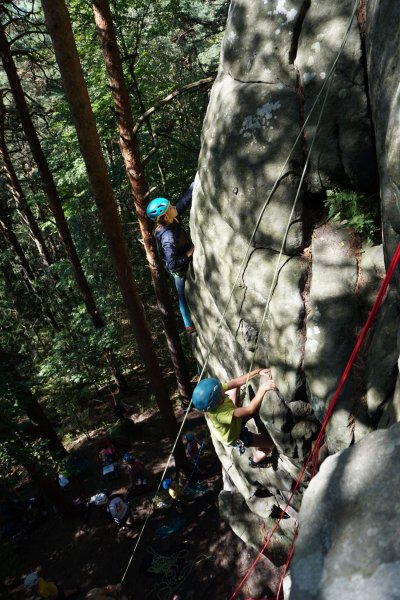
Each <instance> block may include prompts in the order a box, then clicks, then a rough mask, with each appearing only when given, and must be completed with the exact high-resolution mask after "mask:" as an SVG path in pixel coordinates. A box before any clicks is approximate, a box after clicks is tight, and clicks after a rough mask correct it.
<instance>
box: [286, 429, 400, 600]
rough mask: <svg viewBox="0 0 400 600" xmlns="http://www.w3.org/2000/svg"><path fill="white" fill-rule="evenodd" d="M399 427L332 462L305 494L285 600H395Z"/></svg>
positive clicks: (399, 582) (399, 553)
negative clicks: (382, 599)
mask: <svg viewBox="0 0 400 600" xmlns="http://www.w3.org/2000/svg"><path fill="white" fill-rule="evenodd" d="M399 460H400V423H397V424H396V425H393V426H392V427H391V428H390V429H387V430H385V431H375V432H374V433H371V434H370V435H369V436H368V437H366V438H364V439H363V440H361V441H360V442H359V443H358V444H356V445H355V446H353V447H351V448H349V449H347V450H343V451H342V452H340V453H339V454H335V455H334V456H330V457H329V458H328V459H327V460H326V461H325V462H324V464H323V465H322V467H321V471H320V472H319V473H318V475H317V476H316V477H315V478H314V479H313V480H312V481H311V483H310V485H309V487H308V489H307V491H306V493H305V494H304V498H303V503H302V505H301V510H300V515H299V520H300V533H299V537H298V538H297V541H296V552H295V554H294V557H293V561H292V567H291V574H292V588H291V593H290V600H317V599H320V598H323V599H324V600H337V598H343V600H354V599H358V598H378V597H379V598H386V599H388V600H389V599H391V600H396V599H397V598H398V597H399V589H400V569H399V567H400V561H399V557H400V538H399V535H398V530H399V527H400V513H399V511H398V510H397V500H396V492H394V490H398V489H399V486H400V472H399V469H398V464H399Z"/></svg>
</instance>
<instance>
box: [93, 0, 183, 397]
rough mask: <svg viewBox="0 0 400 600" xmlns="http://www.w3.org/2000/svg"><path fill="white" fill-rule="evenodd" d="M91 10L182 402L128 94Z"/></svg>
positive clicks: (101, 21) (99, 0)
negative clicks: (147, 214)
mask: <svg viewBox="0 0 400 600" xmlns="http://www.w3.org/2000/svg"><path fill="white" fill-rule="evenodd" d="M93 10H94V16H95V20H96V25H97V31H98V34H99V37H100V40H101V46H102V49H103V55H104V61H105V64H106V68H107V72H108V78H109V84H110V88H111V92H112V95H113V99H114V107H115V112H116V115H117V121H118V128H119V136H120V137H119V143H120V148H121V152H122V156H123V158H124V162H125V168H126V173H127V176H128V180H129V185H130V189H131V193H132V199H133V202H134V205H135V208H136V212H137V214H138V218H139V226H140V231H141V234H142V238H143V242H144V247H145V251H146V257H147V261H148V263H149V266H150V274H151V279H152V282H153V287H154V291H155V294H156V298H157V303H158V308H159V310H160V313H161V318H162V321H163V325H164V331H165V336H166V339H167V343H168V348H169V352H170V355H171V359H172V364H173V366H174V371H175V376H176V380H177V383H178V389H179V393H180V394H181V396H182V397H183V398H184V399H185V400H186V401H189V400H190V397H191V392H192V387H191V384H190V377H189V373H188V369H187V365H186V361H185V355H184V353H183V349H182V344H181V340H180V337H179V333H178V328H177V325H176V320H175V315H174V309H173V304H172V301H171V296H170V294H169V290H168V285H167V280H166V276H165V272H164V269H163V268H162V266H161V265H160V260H159V257H158V252H157V246H156V241H155V239H154V235H153V233H152V228H151V225H150V221H149V219H148V218H147V216H146V205H147V202H148V194H149V187H148V185H147V182H146V179H145V175H144V169H143V166H142V163H141V160H140V153H139V147H138V144H137V140H136V138H135V137H134V135H133V133H132V130H133V118H132V111H131V106H130V102H129V94H128V90H127V87H126V84H125V80H124V73H123V69H122V62H121V56H120V53H119V49H118V45H117V40H116V37H115V29H114V24H113V21H112V16H111V10H110V5H109V2H108V0H94V1H93Z"/></svg>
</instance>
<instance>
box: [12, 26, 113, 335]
mask: <svg viewBox="0 0 400 600" xmlns="http://www.w3.org/2000/svg"><path fill="white" fill-rule="evenodd" d="M0 57H1V60H2V62H3V67H4V70H5V72H6V75H7V79H8V82H9V84H10V88H11V91H12V94H13V97H14V101H15V105H16V107H17V110H18V113H19V116H20V119H21V124H22V127H23V129H24V132H25V135H26V138H27V140H28V143H29V146H30V148H31V152H32V155H33V157H34V159H35V162H36V164H37V167H38V170H39V174H40V177H41V180H42V185H43V188H44V190H45V193H46V196H47V199H48V202H49V205H50V208H51V211H52V213H53V215H54V218H55V221H56V224H57V229H58V232H59V235H60V238H61V241H62V243H63V246H64V248H65V252H66V254H67V256H68V258H69V260H70V261H71V265H72V268H73V271H74V275H75V280H76V282H77V285H78V288H79V290H80V293H81V296H82V299H83V302H84V303H85V306H86V310H87V311H88V313H89V315H90V317H91V319H92V321H93V324H94V326H95V327H96V328H101V327H103V326H104V323H103V319H102V318H101V316H100V313H99V311H98V310H97V307H96V304H95V301H94V298H93V295H92V292H91V289H90V287H89V284H88V282H87V280H86V277H85V274H84V272H83V269H82V265H81V263H80V260H79V257H78V254H77V252H76V248H75V245H74V242H73V239H72V236H71V232H70V230H69V227H68V223H67V219H66V218H65V215H64V211H63V209H62V204H61V199H60V196H59V194H58V191H57V188H56V185H55V182H54V178H53V175H52V172H51V170H50V167H49V165H48V162H47V159H46V157H45V155H44V152H43V150H42V147H41V144H40V141H39V138H38V135H37V133H36V129H35V126H34V124H33V121H32V118H31V115H30V113H29V110H28V106H27V103H26V100H25V95H24V91H23V89H22V86H21V82H20V79H19V76H18V72H17V68H16V66H15V63H14V60H13V57H12V54H11V49H10V46H9V43H8V41H7V37H6V34H5V31H4V27H3V26H2V24H1V22H0Z"/></svg>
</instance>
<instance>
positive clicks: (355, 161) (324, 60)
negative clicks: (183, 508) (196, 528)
mask: <svg viewBox="0 0 400 600" xmlns="http://www.w3.org/2000/svg"><path fill="white" fill-rule="evenodd" d="M353 6H354V2H353V0H343V1H342V2H340V3H339V4H337V3H336V4H334V3H328V2H327V1H324V2H323V1H318V2H317V1H314V0H312V1H309V0H251V1H250V0H232V2H231V5H230V10H229V16H228V21H227V27H226V31H225V35H224V39H223V43H222V50H221V59H220V66H219V72H218V75H217V77H216V80H215V83H214V85H213V88H212V91H211V94H210V103H209V106H208V110H207V114H206V116H205V120H204V126H203V131H202V146H201V152H200V157H199V165H198V185H197V187H196V189H195V193H194V198H193V204H192V210H191V217H190V218H191V221H190V223H191V232H192V237H193V242H194V245H195V253H194V257H193V269H191V271H190V273H189V274H188V277H187V289H186V291H187V297H188V300H189V304H190V308H191V311H192V315H193V319H194V321H195V323H196V327H197V330H198V336H197V338H196V339H195V340H193V353H194V355H195V357H196V359H197V362H198V364H199V366H200V367H204V368H205V373H206V375H208V376H210V375H213V376H216V377H218V378H220V379H222V380H227V379H229V378H232V377H236V376H238V375H240V374H242V373H245V372H247V371H248V370H250V369H252V368H255V367H262V366H270V367H271V370H272V376H273V379H274V381H275V383H276V384H277V386H278V389H279V391H278V393H276V394H274V393H272V392H271V393H270V394H268V395H266V397H265V399H264V403H263V405H262V407H261V410H260V415H259V419H258V420H256V421H251V422H250V424H249V427H250V429H252V430H253V431H256V430H258V431H260V432H262V431H264V432H265V430H267V431H268V432H269V434H270V435H271V437H272V439H273V441H274V443H275V445H276V451H277V454H278V456H277V460H276V464H275V465H274V468H271V469H261V468H259V469H256V470H255V469H252V468H251V467H249V464H248V458H249V456H250V451H249V450H247V451H246V453H245V454H244V455H239V454H238V453H237V451H236V450H233V449H232V448H230V447H227V446H225V445H224V444H222V443H221V442H220V441H219V440H218V439H215V438H214V437H213V442H214V446H215V449H216V451H217V454H218V456H219V457H220V460H221V463H222V466H223V470H224V473H225V474H226V477H225V484H224V485H225V488H224V493H223V495H222V496H221V510H222V511H223V512H224V514H225V515H226V518H227V519H228V520H229V522H231V524H232V527H233V528H234V530H235V531H237V532H242V533H241V534H240V535H241V536H242V537H243V539H245V540H247V541H248V542H249V543H252V544H253V545H257V544H258V542H259V541H260V539H259V535H258V532H257V526H256V524H257V523H258V522H259V521H258V519H260V518H264V517H265V518H266V515H269V514H270V511H271V503H273V502H274V500H273V498H275V497H277V498H278V497H279V498H280V499H282V498H283V499H284V498H288V497H289V495H290V490H291V489H293V486H294V482H295V481H296V480H297V478H298V476H299V474H300V472H301V470H302V466H303V463H304V460H305V459H306V458H307V456H308V454H309V451H310V449H311V447H312V444H313V442H314V440H315V439H316V437H317V435H318V432H319V429H320V425H321V423H322V422H323V419H324V417H325V414H326V411H327V408H328V406H329V404H330V401H331V399H332V396H333V394H334V392H335V390H336V388H337V385H338V383H339V381H340V380H341V377H342V374H343V372H344V370H345V368H346V365H347V362H348V360H349V357H350V355H351V352H352V350H353V348H354V345H355V343H356V340H357V338H358V335H359V334H360V331H361V330H362V326H363V324H364V322H365V320H366V319H367V316H368V314H369V311H370V310H371V307H372V305H373V302H374V300H375V297H376V294H377V292H378V290H379V287H380V285H381V283H382V279H383V277H384V275H385V265H384V257H385V259H386V262H387V261H388V258H389V257H390V256H392V254H393V251H394V247H395V245H396V243H397V241H398V239H400V238H399V236H400V225H399V223H400V212H399V205H400V172H399V163H398V155H399V152H398V150H399V148H398V145H399V142H398V139H399V136H398V131H397V130H398V125H399V111H398V81H397V79H396V77H395V76H394V75H393V72H394V69H393V65H395V64H396V60H395V59H392V54H393V55H395V56H397V55H398V50H397V46H396V44H395V42H394V43H393V44H392V42H391V41H388V40H390V39H393V40H397V41H398V38H399V30H400V29H399V25H398V23H399V22H400V19H398V18H396V17H398V16H399V12H400V7H399V5H398V3H394V2H390V1H389V0H369V2H368V19H367V25H366V30H364V27H365V18H364V17H365V10H364V9H365V3H362V4H361V5H360V9H359V10H358V12H357V16H356V18H355V19H354V21H353V22H352V24H351V25H350V16H351V13H352V9H353ZM384 27H387V30H388V31H390V32H391V33H390V36H388V37H387V34H386V33H385V30H384ZM347 31H348V39H347V41H346V44H345V46H344V47H343V49H342V50H340V48H341V44H342V41H343V40H344V36H345V34H346V32H347ZM364 34H365V35H364ZM365 41H366V48H367V53H366V54H365V52H364V42H365ZM339 51H340V58H339V60H338V62H337V68H336V71H335V73H334V76H333V77H332V80H331V83H330V86H329V94H328V96H327V99H326V103H325V107H324V112H323V114H322V117H321V123H320V128H319V130H318V131H317V130H316V123H317V119H318V117H319V115H320V109H321V106H322V102H319V103H316V100H317V97H318V94H319V93H320V92H321V91H324V90H326V89H328V86H326V82H327V77H328V74H329V72H330V70H331V67H332V65H333V64H334V61H335V60H336V58H337V57H338V54H339ZM366 58H367V61H366ZM366 63H367V64H368V69H369V71H370V73H369V74H370V80H369V82H368V81H367V78H366V75H367V71H366ZM368 89H369V91H370V94H371V103H369V98H368V93H367V91H368ZM370 108H372V113H371V110H370ZM311 109H313V112H312V114H311V116H310V118H309V119H308V113H309V112H310V111H311ZM371 117H372V118H373V120H374V126H375V131H374V130H373V128H372V124H371V123H372V121H371ZM303 125H305V128H304V129H302V126H303ZM315 133H316V137H315V139H314V134H315ZM374 134H375V136H376V140H377V150H378V157H379V158H378V161H377V159H376V153H375V147H374V139H375V138H374ZM311 149H312V153H311V155H310V161H309V163H308V164H306V158H307V155H308V153H309V151H310V150H311ZM378 163H379V177H380V188H381V194H382V200H383V211H382V216H383V232H384V236H383V239H384V245H383V246H381V245H376V246H371V245H367V244H366V243H363V241H362V239H361V237H360V236H359V235H358V234H356V233H355V232H354V231H353V230H351V229H350V228H349V227H348V226H347V225H348V223H347V224H346V222H340V220H339V219H335V220H333V219H329V218H328V214H327V212H328V211H327V209H326V207H325V205H324V198H325V197H326V192H327V190H328V189H336V190H338V189H339V190H340V189H342V190H343V189H346V188H348V189H350V190H353V191H355V192H359V191H365V192H366V193H367V195H368V196H371V197H376V192H377V189H378V187H379V185H378ZM303 170H304V181H302V185H300V186H299V183H300V181H301V177H302V173H303ZM356 208H357V207H356ZM360 218H362V217H360ZM396 277H400V276H399V275H398V273H397V274H396ZM399 281H400V280H399ZM398 287H399V286H398ZM399 305H400V303H399V293H398V289H396V287H395V286H392V289H391V291H390V293H389V294H388V295H387V297H386V299H385V301H384V303H383V306H382V307H381V309H380V312H379V314H378V318H377V319H376V321H375V323H374V324H373V327H372V331H371V332H370V333H369V334H368V337H367V339H366V342H365V346H364V347H363V348H362V351H361V353H360V354H359V356H358V357H357V360H356V362H355V365H354V367H353V369H352V371H351V372H350V374H349V377H348V378H347V381H346V384H345V386H344V387H343V389H342V392H341V394H340V397H339V399H338V403H337V405H336V407H335V409H334V411H333V413H332V415H331V418H330V420H329V423H328V426H327V429H326V434H325V440H324V442H325V444H324V452H325V454H328V453H329V452H331V453H332V452H335V451H337V450H342V449H345V448H347V447H349V446H351V445H352V444H354V443H357V442H358V441H359V440H362V439H363V438H364V437H365V436H369V434H370V433H371V431H373V430H374V429H375V428H377V427H388V426H389V425H391V424H392V423H394V422H396V421H397V420H400V379H399V377H398V366H397V360H398V352H399V337H398V316H399ZM257 384H258V382H257V381H251V382H250V386H249V388H250V389H249V390H248V393H247V395H246V399H245V403H247V402H249V400H250V396H251V394H253V393H255V392H256V390H257ZM308 476H309V474H308V473H306V478H307V477H308ZM302 490H303V487H302V486H301V488H300V490H299V492H298V493H297V494H296V496H295V497H294V498H293V499H292V500H291V506H290V507H289V509H288V510H290V511H296V510H297V509H298V507H299V504H300V502H301V497H302ZM242 511H243V512H244V513H245V516H243V519H241V513H242ZM236 512H237V513H238V514H237V519H236V517H235V516H234V515H235V514H236ZM294 522H295V512H294V513H292V514H291V515H290V519H288V520H287V524H286V525H285V527H286V526H287V527H289V528H290V530H291V532H292V531H293V529H294ZM264 525H265V526H266V527H267V525H268V524H266V523H265V522H264ZM282 548H284V549H285V551H286V549H287V546H286V541H285V543H281V544H280V549H281V550H282ZM281 550H279V552H277V553H273V554H274V556H275V558H273V560H277V561H280V560H281V557H280V551H281Z"/></svg>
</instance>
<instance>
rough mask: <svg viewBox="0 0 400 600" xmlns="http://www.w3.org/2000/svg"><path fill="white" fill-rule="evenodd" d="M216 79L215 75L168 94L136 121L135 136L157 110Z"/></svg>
mask: <svg viewBox="0 0 400 600" xmlns="http://www.w3.org/2000/svg"><path fill="white" fill-rule="evenodd" d="M214 79H215V75H211V76H210V77H206V78H205V79H200V80H199V81H195V82H194V83H189V84H188V85H184V86H183V87H181V88H179V89H178V90H175V91H174V92H171V93H170V94H168V96H165V98H163V99H162V100H159V102H156V104H155V105H154V106H152V107H151V108H149V109H147V110H146V112H145V113H143V114H142V115H141V116H140V117H139V118H138V120H137V121H136V123H135V125H134V127H133V135H136V133H137V132H138V131H139V129H140V127H141V125H142V123H144V121H146V120H147V119H148V118H149V117H150V116H151V115H152V114H153V113H155V112H156V110H158V109H159V108H161V107H162V106H164V104H168V102H171V100H174V99H175V98H176V97H177V96H180V95H181V94H185V93H186V92H191V91H192V90H195V89H197V88H200V87H202V86H208V85H209V84H211V83H212V82H213V81H214Z"/></svg>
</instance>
